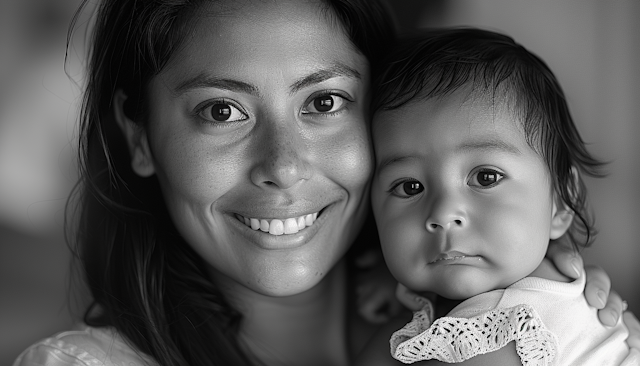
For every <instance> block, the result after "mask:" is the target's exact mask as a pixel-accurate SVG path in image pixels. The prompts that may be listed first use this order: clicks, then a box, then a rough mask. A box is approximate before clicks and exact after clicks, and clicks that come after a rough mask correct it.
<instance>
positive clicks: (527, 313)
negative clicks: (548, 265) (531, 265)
mask: <svg viewBox="0 0 640 366" xmlns="http://www.w3.org/2000/svg"><path fill="white" fill-rule="evenodd" d="M584 286H585V275H584V272H583V273H582V276H580V278H578V279H577V280H575V281H573V282H571V283H563V282H557V281H551V280H547V279H542V278H537V277H527V278H524V279H522V280H520V281H518V282H516V283H514V284H513V285H511V286H509V287H508V288H506V289H504V290H495V291H491V292H488V293H483V294H480V295H477V296H474V297H472V298H470V299H468V300H465V301H464V302H462V303H461V304H460V305H458V306H457V307H456V308H454V309H453V310H452V311H451V312H450V313H449V314H447V316H445V317H442V318H439V319H436V320H435V321H434V322H433V324H432V319H433V318H432V314H433V309H432V307H431V304H430V303H427V304H426V305H425V306H424V307H423V309H422V310H421V311H418V312H416V313H415V314H414V316H413V319H412V321H411V322H409V323H408V324H407V325H405V326H404V327H403V328H402V329H400V330H398V331H396V332H395V333H394V334H393V336H392V337H391V339H390V346H391V354H392V355H393V356H394V357H395V358H396V359H397V360H400V361H402V362H404V363H412V362H415V361H421V360H429V359H437V360H440V361H443V362H449V363H455V362H461V361H464V360H467V359H469V358H471V357H473V356H476V355H478V354H484V353H488V352H492V351H495V350H497V349H500V348H501V347H503V346H505V345H506V344H507V343H509V342H511V341H515V343H516V350H517V352H518V355H519V356H520V359H521V360H522V364H523V365H562V366H570V365H580V366H587V365H594V366H596V365H597V366H605V365H619V364H620V363H621V362H622V361H623V360H624V358H625V357H626V356H627V355H628V353H629V347H628V345H627V344H626V342H625V340H626V338H627V336H628V330H627V328H626V327H625V326H624V324H623V323H622V320H619V321H618V324H617V325H616V326H614V327H611V328H609V327H606V326H604V325H602V324H601V323H600V321H599V320H598V317H597V313H596V311H597V310H596V309H595V308H594V307H592V306H589V305H588V304H587V302H586V299H585V298H584V295H583V291H584Z"/></svg>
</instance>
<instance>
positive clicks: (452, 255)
mask: <svg viewBox="0 0 640 366" xmlns="http://www.w3.org/2000/svg"><path fill="white" fill-rule="evenodd" d="M469 257H477V255H473V254H467V253H464V252H459V251H455V250H454V251H449V252H445V253H440V254H438V255H437V256H436V258H435V259H434V260H432V261H431V262H429V264H433V263H437V262H440V261H446V260H455V259H463V258H469Z"/></svg>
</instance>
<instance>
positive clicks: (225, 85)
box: [173, 73, 260, 96]
mask: <svg viewBox="0 0 640 366" xmlns="http://www.w3.org/2000/svg"><path fill="white" fill-rule="evenodd" d="M200 88H217V89H224V90H230V91H234V92H240V93H245V94H251V95H255V96H258V95H259V94H260V93H259V91H258V88H256V87H255V86H253V85H251V84H248V83H245V82H242V81H238V80H232V79H221V78H217V77H214V76H211V75H208V74H206V73H201V74H198V75H196V76H194V77H192V78H190V79H187V80H185V81H183V82H181V83H180V84H178V86H176V87H175V88H174V89H173V93H174V94H176V95H180V94H183V93H186V92H188V91H189V90H193V89H200Z"/></svg>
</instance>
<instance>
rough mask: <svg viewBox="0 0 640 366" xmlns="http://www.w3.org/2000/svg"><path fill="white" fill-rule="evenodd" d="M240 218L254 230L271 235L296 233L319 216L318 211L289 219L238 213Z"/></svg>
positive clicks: (311, 223)
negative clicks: (246, 215)
mask: <svg viewBox="0 0 640 366" xmlns="http://www.w3.org/2000/svg"><path fill="white" fill-rule="evenodd" d="M236 217H237V218H238V220H240V221H241V222H244V224H245V225H247V226H249V227H250V228H251V229H253V230H260V231H264V232H265V233H269V234H271V235H283V234H295V233H297V232H298V231H300V230H303V229H304V228H305V227H307V226H311V225H313V223H314V222H315V221H316V219H317V218H318V213H317V212H316V213H313V214H308V215H303V216H299V217H291V218H288V219H282V220H281V219H272V220H270V221H268V220H266V219H254V218H247V217H244V216H240V215H236Z"/></svg>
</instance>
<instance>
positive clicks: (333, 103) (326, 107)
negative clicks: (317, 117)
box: [302, 94, 347, 114]
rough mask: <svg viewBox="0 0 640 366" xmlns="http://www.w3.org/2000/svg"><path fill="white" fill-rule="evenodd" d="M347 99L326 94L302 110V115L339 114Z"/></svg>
mask: <svg viewBox="0 0 640 366" xmlns="http://www.w3.org/2000/svg"><path fill="white" fill-rule="evenodd" d="M346 102H347V99H345V98H343V97H341V96H339V95H335V94H325V95H321V96H319V97H315V98H313V99H312V100H311V101H310V102H309V103H307V105H306V106H305V107H304V108H303V109H302V114H330V113H334V112H337V111H339V110H341V109H342V108H344V106H345V103H346Z"/></svg>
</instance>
